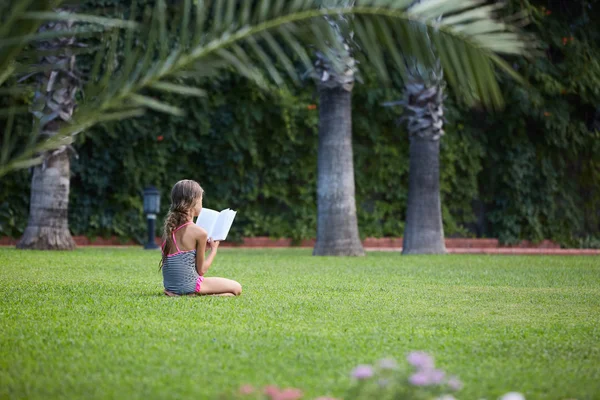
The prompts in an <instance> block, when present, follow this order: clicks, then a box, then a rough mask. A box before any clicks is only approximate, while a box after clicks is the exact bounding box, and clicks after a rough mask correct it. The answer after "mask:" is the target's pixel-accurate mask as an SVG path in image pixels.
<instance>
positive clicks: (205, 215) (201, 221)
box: [196, 208, 237, 240]
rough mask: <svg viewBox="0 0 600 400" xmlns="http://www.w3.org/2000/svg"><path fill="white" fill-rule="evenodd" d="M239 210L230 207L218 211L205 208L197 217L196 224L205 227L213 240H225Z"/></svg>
mask: <svg viewBox="0 0 600 400" xmlns="http://www.w3.org/2000/svg"><path fill="white" fill-rule="evenodd" d="M236 214H237V211H233V210H230V209H229V208H227V209H225V210H223V211H221V212H218V211H215V210H211V209H210V208H203V209H202V211H200V215H198V218H197V219H196V225H198V226H200V227H202V228H204V230H206V232H208V237H209V238H212V239H213V240H225V239H227V234H228V233H229V228H231V224H233V219H234V218H235V215H236Z"/></svg>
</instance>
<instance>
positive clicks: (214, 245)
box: [208, 238, 220, 250]
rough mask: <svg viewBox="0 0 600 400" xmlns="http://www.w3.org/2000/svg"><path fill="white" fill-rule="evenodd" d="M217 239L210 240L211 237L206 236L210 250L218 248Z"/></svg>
mask: <svg viewBox="0 0 600 400" xmlns="http://www.w3.org/2000/svg"><path fill="white" fill-rule="evenodd" d="M219 243H220V242H219V241H218V240H212V238H208V246H209V247H210V249H211V250H216V249H218V248H219Z"/></svg>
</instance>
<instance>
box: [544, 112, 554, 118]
mask: <svg viewBox="0 0 600 400" xmlns="http://www.w3.org/2000/svg"><path fill="white" fill-rule="evenodd" d="M551 115H552V114H551V113H549V112H548V111H544V117H549V116H551Z"/></svg>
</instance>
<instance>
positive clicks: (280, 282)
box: [0, 248, 600, 400]
mask: <svg viewBox="0 0 600 400" xmlns="http://www.w3.org/2000/svg"><path fill="white" fill-rule="evenodd" d="M158 258H159V256H158V253H157V252H152V251H150V252H149V251H143V250H140V249H81V250H77V251H75V252H66V253H63V252H35V251H17V250H14V249H7V248H4V249H2V248H0V295H1V296H2V306H1V308H0V320H1V321H2V323H1V324H0V398H11V399H20V398H27V399H48V398H69V399H77V398H82V399H83V398H85V399H100V398H123V399H167V398H168V399H184V398H185V399H191V398H193V399H204V398H215V397H217V396H218V395H219V394H222V393H231V392H233V391H235V390H236V389H237V388H238V387H239V386H240V385H241V384H245V383H252V384H255V385H266V384H271V383H272V384H278V385H281V386H295V387H299V388H302V389H303V390H305V393H306V394H307V397H308V398H311V397H315V396H317V395H325V394H329V395H335V396H342V395H343V394H344V392H345V389H346V388H347V387H348V386H349V384H350V378H349V371H350V370H351V369H352V368H353V367H354V366H356V365H357V364H359V363H372V362H374V361H376V360H377V359H379V358H382V357H384V356H391V357H395V358H396V359H398V360H402V359H403V358H404V357H405V355H406V353H407V352H409V351H411V350H426V351H429V352H431V353H432V354H433V355H434V356H435V357H436V361H437V363H438V365H439V366H440V367H441V368H443V369H445V370H447V371H449V372H452V373H456V374H457V375H459V376H460V378H461V380H462V381H463V382H464V383H465V387H464V388H463V389H462V390H461V391H460V392H458V393H457V394H456V396H457V397H458V398H461V399H480V398H482V397H485V398H487V399H494V398H496V397H497V396H499V395H501V394H503V393H506V392H509V391H520V392H522V393H524V394H525V395H526V397H527V398H528V399H566V398H577V399H580V400H582V399H594V398H595V399H598V398H600V323H599V320H600V258H598V257H557V256H554V257H544V256H536V257H517V256H456V255H452V256H421V257H414V256H413V257H408V256H401V255H399V254H392V253H370V254H369V255H368V256H367V257H364V258H317V257H311V256H310V251H309V250H304V249H294V250H229V249H223V250H222V251H221V252H220V253H219V256H218V257H217V261H216V263H215V264H214V265H213V268H212V269H211V271H210V272H209V275H213V276H226V277H231V278H234V279H237V280H238V281H240V283H242V285H243V286H244V293H243V294H242V296H241V297H239V298H218V297H204V298H188V297H181V298H167V297H164V296H162V295H161V294H160V292H161V284H162V281H161V276H160V274H159V273H158V271H157V266H158Z"/></svg>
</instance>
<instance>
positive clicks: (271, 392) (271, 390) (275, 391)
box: [263, 385, 279, 399]
mask: <svg viewBox="0 0 600 400" xmlns="http://www.w3.org/2000/svg"><path fill="white" fill-rule="evenodd" d="M263 392H264V394H266V395H267V396H269V397H270V398H272V399H275V398H276V397H277V396H278V395H279V388H278V387H277V386H275V385H267V386H265V388H264V389H263Z"/></svg>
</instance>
